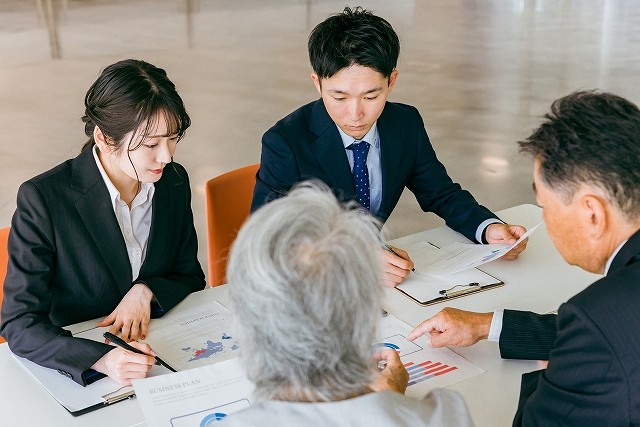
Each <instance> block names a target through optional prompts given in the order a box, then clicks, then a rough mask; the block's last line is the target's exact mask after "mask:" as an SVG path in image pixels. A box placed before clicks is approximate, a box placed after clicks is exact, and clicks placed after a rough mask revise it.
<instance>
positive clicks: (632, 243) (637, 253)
mask: <svg viewBox="0 0 640 427" xmlns="http://www.w3.org/2000/svg"><path fill="white" fill-rule="evenodd" d="M638 257H640V230H638V231H636V232H635V233H634V234H633V235H632V236H631V237H630V238H629V240H627V242H626V243H625V244H624V245H623V246H622V248H620V251H619V252H618V253H617V254H616V256H615V258H613V261H612V262H611V266H610V267H609V271H608V272H607V274H609V273H612V272H614V271H616V270H618V269H620V268H622V267H624V266H626V265H628V264H631V263H632V262H636V261H637V260H638Z"/></svg>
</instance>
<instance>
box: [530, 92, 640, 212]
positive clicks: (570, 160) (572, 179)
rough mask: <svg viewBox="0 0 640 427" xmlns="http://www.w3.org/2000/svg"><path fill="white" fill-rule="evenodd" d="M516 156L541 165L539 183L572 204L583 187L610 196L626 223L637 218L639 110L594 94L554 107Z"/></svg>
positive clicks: (609, 96)
mask: <svg viewBox="0 0 640 427" xmlns="http://www.w3.org/2000/svg"><path fill="white" fill-rule="evenodd" d="M544 119H545V121H544V122H543V123H542V124H541V125H540V126H539V127H538V128H537V129H536V130H535V131H534V132H533V133H532V134H531V136H529V137H528V138H527V139H525V140H524V141H519V142H518V144H519V146H520V151H521V152H523V153H529V154H531V155H533V156H534V158H535V159H537V160H538V161H539V165H540V179H541V181H542V182H543V183H544V184H545V185H547V186H549V187H550V188H552V189H553V190H554V191H556V192H558V193H560V194H561V195H563V196H564V198H565V201H567V202H568V201H570V200H571V199H572V198H573V195H574V194H575V191H576V190H577V189H578V187H579V186H580V185H581V184H583V183H584V184H589V185H594V186H597V187H599V188H601V189H602V190H604V191H605V193H607V194H608V196H609V197H610V200H609V202H610V203H612V204H614V205H617V207H618V208H619V209H620V211H621V212H623V213H624V214H625V215H626V216H627V218H629V219H632V220H633V219H636V218H638V216H639V215H640V110H639V109H638V107H637V106H636V105H635V104H633V103H632V102H630V101H628V100H626V99H624V98H622V97H620V96H617V95H614V94H612V93H606V92H601V91H598V90H592V91H579V92H574V93H572V94H570V95H567V96H565V97H563V98H560V99H558V100H556V101H554V102H553V104H552V105H551V112H549V113H547V114H545V116H544Z"/></svg>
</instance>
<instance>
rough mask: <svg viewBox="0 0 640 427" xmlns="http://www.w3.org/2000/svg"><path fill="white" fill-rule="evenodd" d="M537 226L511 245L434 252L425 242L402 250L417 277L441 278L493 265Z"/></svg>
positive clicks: (470, 245) (447, 248) (461, 246)
mask: <svg viewBox="0 0 640 427" xmlns="http://www.w3.org/2000/svg"><path fill="white" fill-rule="evenodd" d="M539 226H540V224H538V225H536V226H535V227H532V228H531V229H529V230H527V232H526V233H525V234H523V235H522V236H521V237H520V238H519V239H518V240H517V241H516V242H515V243H514V244H512V245H507V244H489V245H477V244H474V243H460V242H454V243H451V244H449V245H447V246H444V247H442V248H440V249H439V250H438V248H436V247H434V246H433V245H431V244H430V243H429V242H419V243H416V244H414V245H411V246H409V247H408V248H404V249H405V250H406V251H407V252H408V253H409V256H410V257H411V260H412V261H413V263H414V265H415V269H416V270H417V271H418V272H419V273H421V274H429V275H443V274H450V273H455V272H458V271H463V270H468V269H470V268H474V267H477V266H479V265H482V264H484V263H487V262H490V261H495V260H496V259H498V258H500V257H501V256H503V255H505V254H506V253H507V252H509V251H510V250H511V249H513V248H514V247H516V246H517V245H518V244H520V242H522V241H523V240H524V239H526V238H527V237H529V236H530V235H531V234H532V233H533V232H534V231H535V230H536V229H537V228H538V227H539Z"/></svg>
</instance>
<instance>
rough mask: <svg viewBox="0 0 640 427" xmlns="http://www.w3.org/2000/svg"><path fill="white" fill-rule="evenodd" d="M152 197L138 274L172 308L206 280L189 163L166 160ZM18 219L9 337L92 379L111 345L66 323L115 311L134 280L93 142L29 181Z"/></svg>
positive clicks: (8, 282) (6, 324) (6, 312)
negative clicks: (87, 337)
mask: <svg viewBox="0 0 640 427" xmlns="http://www.w3.org/2000/svg"><path fill="white" fill-rule="evenodd" d="M152 203H153V213H152V220H151V232H150V235H149V242H148V245H147V253H146V257H145V260H144V263H143V264H142V267H141V270H140V274H139V276H138V278H137V281H144V282H145V283H146V284H147V285H148V286H149V288H150V289H151V291H152V292H153V294H154V296H155V298H156V300H157V301H158V303H159V304H160V307H161V308H162V309H163V310H165V311H167V310H169V309H171V308H172V307H173V306H175V305H176V304H177V303H178V302H180V301H182V299H184V298H185V297H186V296H187V295H188V294H189V293H191V292H194V291H197V290H200V289H203V288H204V286H205V281H204V273H203V271H202V268H201V267H200V263H199V262H198V259H197V246H198V245H197V240H196V234H195V228H194V226H193V214H192V211H191V190H190V188H189V179H188V176H187V173H186V171H185V169H184V168H183V167H182V166H180V165H179V164H177V163H170V164H168V165H167V166H166V167H165V168H164V173H163V174H162V177H161V178H160V180H159V181H158V182H157V183H155V193H154V196H153V202H152ZM11 226H12V228H11V232H10V235H9V265H8V271H7V276H6V279H5V282H4V301H3V304H2V323H1V325H0V330H1V332H2V336H3V337H4V338H5V339H6V340H7V342H8V344H9V347H10V348H11V351H13V352H14V353H15V354H17V355H18V356H22V357H26V358H27V359H30V360H32V361H33V362H35V363H38V364H39V365H42V366H46V367H49V368H53V369H58V370H59V371H60V372H61V373H62V374H64V375H67V376H68V377H70V378H72V379H73V380H74V381H76V382H78V383H80V384H85V382H86V381H85V379H84V378H83V372H85V371H86V370H87V369H89V368H90V367H91V365H93V363H95V362H96V361H97V360H98V359H99V358H101V357H102V356H103V355H104V354H106V353H107V352H108V351H109V350H111V349H113V347H111V346H109V345H106V344H104V343H99V342H94V341H89V340H84V339H79V338H73V337H72V336H71V334H70V333H69V332H68V331H66V330H64V329H63V328H62V326H66V325H70V324H73V323H77V322H81V321H85V320H90V319H94V318H100V317H105V316H107V315H109V314H110V313H111V312H112V311H113V310H114V309H115V308H116V306H117V305H118V303H120V301H121V300H122V298H123V297H124V295H125V294H126V293H127V292H128V291H129V289H130V288H131V286H132V285H133V281H134V279H136V278H134V277H132V272H131V264H130V262H129V258H128V255H127V250H126V245H125V242H124V238H123V237H122V232H121V231H120V227H119V226H118V222H117V220H116V217H115V214H114V212H113V206H112V204H111V201H110V198H109V192H108V190H107V186H106V185H105V183H104V181H103V179H102V177H101V175H100V172H99V170H98V167H97V166H96V164H95V160H94V157H93V154H92V152H91V150H85V151H84V152H82V153H81V154H80V155H79V156H78V157H76V158H75V159H71V160H68V161H66V162H64V163H62V164H61V165H58V166H57V167H55V168H53V169H51V170H50V171H48V172H45V173H44V174H42V175H39V176H37V177H35V178H33V179H31V180H29V181H27V182H25V183H24V184H22V185H21V186H20V189H19V190H18V196H17V209H16V212H15V214H14V216H13V219H12V222H11Z"/></svg>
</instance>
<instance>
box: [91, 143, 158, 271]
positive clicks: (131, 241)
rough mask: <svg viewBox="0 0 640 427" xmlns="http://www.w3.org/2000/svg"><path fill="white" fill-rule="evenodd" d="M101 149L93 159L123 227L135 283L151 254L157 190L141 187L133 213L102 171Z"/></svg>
mask: <svg viewBox="0 0 640 427" xmlns="http://www.w3.org/2000/svg"><path fill="white" fill-rule="evenodd" d="M97 150H98V149H97V147H96V146H94V147H93V157H94V159H95V161H96V165H97V166H98V170H99V171H100V175H101V176H102V180H103V181H104V183H105V185H106V186H107V190H109V196H110V199H111V205H112V206H113V212H114V214H115V215H116V220H117V221H118V225H119V226H120V232H121V233H122V237H123V238H124V242H125V244H126V246H127V255H128V256H129V262H130V264H131V275H132V276H131V277H133V281H134V282H135V280H136V279H137V278H138V275H139V274H140V267H142V263H143V262H144V258H145V256H146V253H147V243H148V241H149V233H150V232H151V214H152V204H153V203H152V202H153V194H154V192H155V186H154V185H153V184H152V183H149V182H143V183H141V184H140V185H141V188H140V191H139V192H138V194H136V197H134V199H133V201H132V202H131V209H129V206H127V203H126V202H124V201H123V200H122V199H121V198H120V192H119V191H118V189H117V188H116V187H115V185H113V183H112V182H111V180H110V179H109V176H108V175H107V173H106V172H105V170H104V167H102V163H100V159H99V158H98V151H97Z"/></svg>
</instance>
